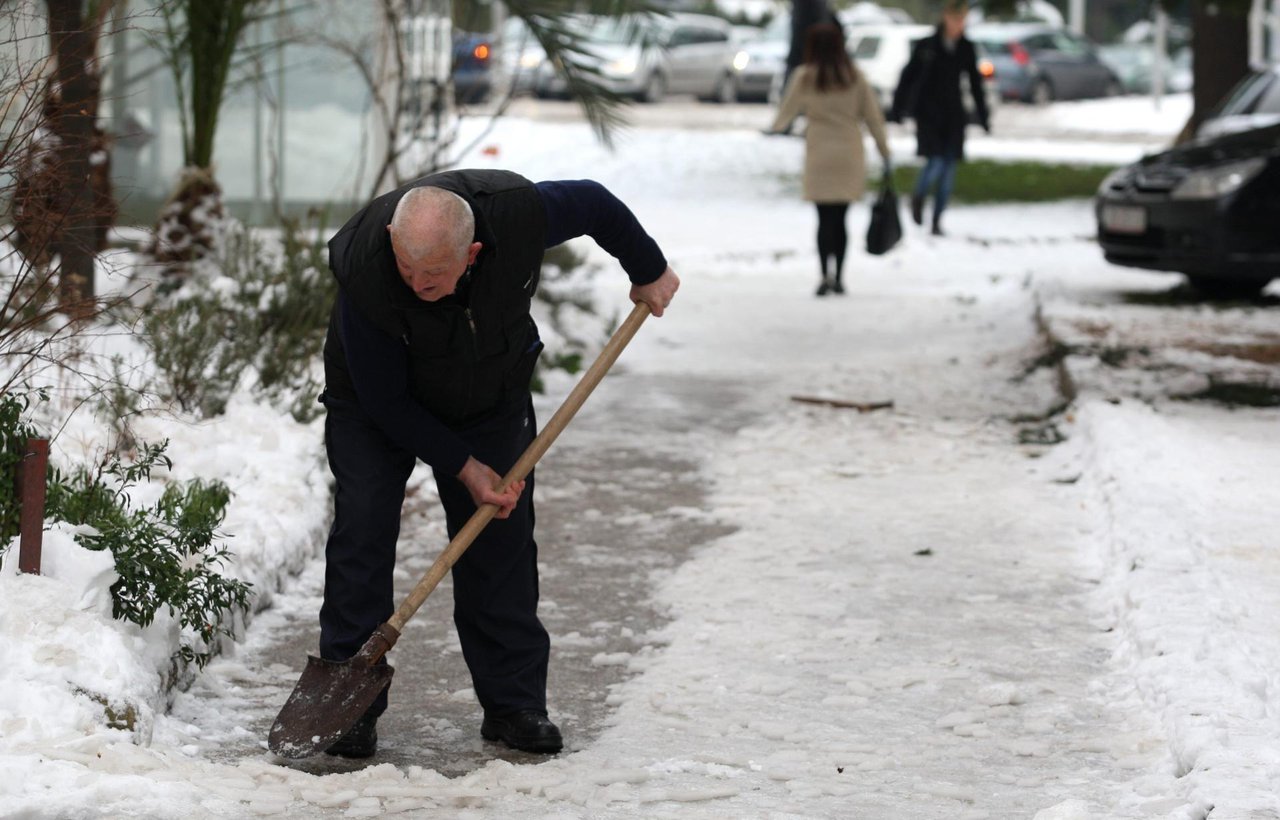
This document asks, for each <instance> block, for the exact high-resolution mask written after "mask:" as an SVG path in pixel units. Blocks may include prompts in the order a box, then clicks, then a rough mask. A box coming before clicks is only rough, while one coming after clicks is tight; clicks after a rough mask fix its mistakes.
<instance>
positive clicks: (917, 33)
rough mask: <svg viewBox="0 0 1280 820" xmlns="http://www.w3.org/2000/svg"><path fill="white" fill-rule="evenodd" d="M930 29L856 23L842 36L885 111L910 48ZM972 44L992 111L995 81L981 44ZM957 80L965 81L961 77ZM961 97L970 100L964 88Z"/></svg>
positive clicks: (996, 90) (996, 98)
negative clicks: (976, 49) (855, 25)
mask: <svg viewBox="0 0 1280 820" xmlns="http://www.w3.org/2000/svg"><path fill="white" fill-rule="evenodd" d="M934 31H936V29H935V28H934V27H933V26H926V25H920V24H913V25H873V26H858V27H856V28H852V29H850V30H849V34H848V36H847V37H846V38H845V43H846V46H847V47H848V49H849V56H850V57H852V58H853V60H854V62H855V63H857V65H858V68H860V69H861V70H862V73H863V74H864V75H865V76H866V78H867V81H868V82H870V83H871V87H872V88H873V89H875V92H876V97H878V98H879V100H880V105H881V106H882V107H883V108H884V110H885V111H888V110H889V109H890V108H891V107H892V106H893V94H894V91H896V90H897V88H898V80H900V79H901V78H902V69H904V68H906V67H907V63H908V62H909V61H910V60H911V51H912V49H914V48H915V46H916V43H918V42H920V41H921V40H923V39H924V38H926V37H928V36H930V35H932V34H933V33H934ZM974 45H975V47H977V48H978V71H979V72H980V73H981V74H982V77H983V81H984V83H983V85H984V89H983V90H984V92H985V94H984V96H985V98H986V101H987V111H988V112H990V113H994V112H995V108H996V105H997V102H998V101H999V99H1000V91H999V88H998V87H997V86H996V84H995V68H994V67H993V66H992V64H991V61H990V60H988V59H986V58H985V57H984V56H983V53H982V49H981V47H980V46H978V45H977V44H976V43H975V44H974ZM961 80H962V82H965V81H966V80H965V78H963V77H962V78H961ZM963 99H965V100H966V101H967V100H969V99H971V97H970V96H969V93H968V89H965V90H964V96H963ZM966 104H967V103H966Z"/></svg>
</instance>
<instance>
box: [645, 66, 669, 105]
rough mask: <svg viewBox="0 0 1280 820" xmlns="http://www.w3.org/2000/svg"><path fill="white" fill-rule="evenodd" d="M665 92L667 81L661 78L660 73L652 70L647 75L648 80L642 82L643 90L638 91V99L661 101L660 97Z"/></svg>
mask: <svg viewBox="0 0 1280 820" xmlns="http://www.w3.org/2000/svg"><path fill="white" fill-rule="evenodd" d="M666 93H667V81H666V80H664V79H662V75H661V74H659V73H658V72H656V71H655V72H653V73H652V74H650V75H649V80H648V82H646V83H645V84H644V90H643V91H641V92H640V99H642V100H644V101H645V102H647V103H656V102H662V98H663V97H664V96H665V95H666Z"/></svg>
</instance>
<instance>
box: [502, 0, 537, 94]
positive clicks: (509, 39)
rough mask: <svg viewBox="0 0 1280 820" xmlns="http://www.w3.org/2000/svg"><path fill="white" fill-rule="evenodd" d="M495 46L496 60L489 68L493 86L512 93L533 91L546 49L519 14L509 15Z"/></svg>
mask: <svg viewBox="0 0 1280 820" xmlns="http://www.w3.org/2000/svg"><path fill="white" fill-rule="evenodd" d="M494 46H495V49H496V51H497V59H496V60H495V61H494V62H493V64H492V65H491V66H490V69H489V71H490V73H491V74H492V75H493V85H494V87H495V88H498V89H500V90H502V91H508V90H509V91H510V92H511V94H512V95H519V94H529V93H532V92H533V90H534V87H535V82H536V80H537V77H538V73H539V72H540V71H541V70H542V65H543V64H544V63H546V61H547V52H546V51H544V50H543V48H542V46H541V45H539V43H538V41H537V39H536V38H535V37H534V36H533V34H532V33H531V32H530V31H529V27H528V26H526V25H525V24H524V21H523V20H521V19H520V18H518V17H511V18H509V19H508V20H507V21H506V22H505V23H503V24H502V28H500V29H499V30H498V36H497V37H495V38H494Z"/></svg>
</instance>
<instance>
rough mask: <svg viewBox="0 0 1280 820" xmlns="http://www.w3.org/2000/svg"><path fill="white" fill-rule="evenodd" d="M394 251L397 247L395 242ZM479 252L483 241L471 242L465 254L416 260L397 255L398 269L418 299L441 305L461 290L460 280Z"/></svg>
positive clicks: (440, 255) (446, 252)
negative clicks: (444, 299) (456, 291)
mask: <svg viewBox="0 0 1280 820" xmlns="http://www.w3.org/2000/svg"><path fill="white" fill-rule="evenodd" d="M392 248H393V250H394V248H395V243H394V242H393V243H392ZM479 252H480V243H479V242H473V243H471V246H470V247H468V248H467V249H466V251H464V252H463V253H462V254H457V253H451V252H449V251H448V250H445V251H441V252H436V253H431V254H428V255H426V256H422V257H418V258H415V257H412V256H409V255H408V254H406V253H401V252H397V253H396V254H395V257H396V269H397V270H398V271H399V272H400V278H401V279H402V280H404V283H405V284H406V285H408V286H409V289H410V290H412V291H413V294H414V295H415V296H417V297H418V298H419V299H421V300H422V301H424V302H437V301H439V300H441V299H443V298H444V297H446V296H448V295H449V294H451V293H453V292H454V290H456V289H457V287H458V280H460V279H461V278H462V275H463V274H464V273H466V272H467V268H468V266H470V265H471V264H472V263H473V262H475V261H476V256H477V255H478V254H479Z"/></svg>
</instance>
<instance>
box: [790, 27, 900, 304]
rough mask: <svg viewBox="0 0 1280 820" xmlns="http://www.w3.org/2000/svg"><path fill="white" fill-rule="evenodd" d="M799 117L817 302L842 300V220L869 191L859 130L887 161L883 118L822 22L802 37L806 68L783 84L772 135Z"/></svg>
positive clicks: (835, 32)
mask: <svg viewBox="0 0 1280 820" xmlns="http://www.w3.org/2000/svg"><path fill="white" fill-rule="evenodd" d="M801 114H803V115H804V116H805V117H806V118H807V119H808V122H809V125H808V128H807V129H806V130H805V135H804V140H805V142H804V198H805V199H806V200H808V201H809V202H812V203H814V204H815V205H817V207H818V265H819V276H820V277H821V281H820V284H819V285H818V295H819V296H826V295H827V294H828V293H831V292H834V293H844V281H843V275H844V256H845V250H846V249H847V247H848V244H849V237H848V233H847V231H846V230H845V213H846V212H847V211H848V209H849V203H850V202H853V201H855V200H858V199H861V198H862V194H863V192H864V191H865V189H866V177H867V173H866V162H865V159H864V157H863V151H862V130H861V129H862V127H863V126H865V127H866V128H867V129H868V130H869V131H870V132H871V136H872V137H873V138H875V141H876V147H877V148H878V149H879V150H880V156H881V157H882V158H883V159H884V162H885V165H886V167H888V162H889V143H888V141H887V140H886V139H885V131H884V115H883V114H882V113H881V112H880V104H879V103H878V102H877V101H876V95H875V93H874V92H873V91H872V89H871V84H870V83H868V82H867V80H866V78H865V77H863V76H862V72H860V71H859V70H858V69H857V67H856V66H855V65H854V64H853V61H852V60H850V59H849V55H848V53H847V52H846V51H845V47H844V35H843V34H842V33H841V31H840V28H839V26H836V25H833V24H831V23H820V24H818V25H816V26H811V27H810V28H809V31H808V34H807V36H806V38H805V59H804V64H803V65H801V66H800V67H799V68H797V69H796V70H795V72H794V73H793V74H792V75H791V80H790V81H789V82H788V83H787V90H786V93H785V94H783V97H782V104H781V106H780V107H779V109H778V116H777V117H776V118H775V119H774V122H773V127H772V128H771V129H770V131H771V132H772V133H781V132H784V131H786V130H787V129H788V128H789V127H790V126H791V123H792V122H793V121H794V120H795V118H796V117H798V116H800V115H801Z"/></svg>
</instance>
